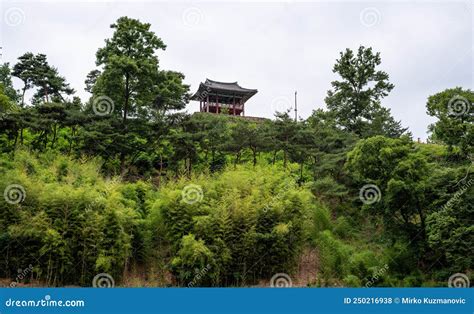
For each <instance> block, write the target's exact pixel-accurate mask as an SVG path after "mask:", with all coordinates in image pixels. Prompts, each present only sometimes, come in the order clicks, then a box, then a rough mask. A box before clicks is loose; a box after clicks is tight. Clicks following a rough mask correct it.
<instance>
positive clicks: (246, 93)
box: [191, 79, 257, 116]
mask: <svg viewBox="0 0 474 314" xmlns="http://www.w3.org/2000/svg"><path fill="white" fill-rule="evenodd" d="M256 93H257V90H256V89H248V88H243V87H240V86H239V84H238V83H237V82H233V83H224V82H217V81H212V80H209V79H206V81H205V82H204V83H201V84H199V89H198V90H197V92H196V93H195V94H194V95H193V96H192V97H191V100H195V101H199V111H201V112H211V113H224V112H226V113H227V114H230V115H233V116H240V115H242V116H245V102H246V101H247V100H249V99H250V97H252V96H253V95H255V94H256Z"/></svg>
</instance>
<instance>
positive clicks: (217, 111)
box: [216, 95, 219, 113]
mask: <svg viewBox="0 0 474 314" xmlns="http://www.w3.org/2000/svg"><path fill="white" fill-rule="evenodd" d="M216 113H219V96H217V95H216Z"/></svg>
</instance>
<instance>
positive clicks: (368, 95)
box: [326, 46, 406, 138]
mask: <svg viewBox="0 0 474 314" xmlns="http://www.w3.org/2000/svg"><path fill="white" fill-rule="evenodd" d="M381 62H382V61H381V58H380V53H375V54H374V53H373V52H372V48H370V47H369V48H365V47H363V46H360V47H359V49H358V51H357V54H355V53H354V52H353V51H352V50H351V49H346V51H345V52H341V54H340V59H338V60H336V64H335V65H334V68H333V72H334V73H337V74H339V76H340V77H341V79H342V80H340V81H333V82H332V83H331V85H332V87H333V90H330V91H328V95H327V97H326V104H327V106H328V109H329V110H330V111H331V112H333V113H334V117H335V119H336V121H337V124H338V125H340V126H341V127H343V128H344V129H345V130H347V131H348V132H354V133H355V134H357V135H358V136H360V137H363V138H365V137H370V136H374V135H378V134H381V135H386V136H390V137H399V136H401V135H402V134H403V133H404V132H405V131H406V129H403V128H402V127H401V124H400V122H396V121H395V120H394V119H393V117H392V116H391V115H390V110H389V109H386V108H383V107H381V105H380V101H381V99H382V98H384V97H386V96H387V95H388V94H389V93H390V91H391V90H392V89H393V87H394V85H393V84H391V83H390V82H389V80H388V79H389V76H388V74H387V73H385V72H383V71H380V70H377V69H376V67H377V66H378V65H380V64H381Z"/></svg>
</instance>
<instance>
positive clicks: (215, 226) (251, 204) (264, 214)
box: [150, 167, 314, 285]
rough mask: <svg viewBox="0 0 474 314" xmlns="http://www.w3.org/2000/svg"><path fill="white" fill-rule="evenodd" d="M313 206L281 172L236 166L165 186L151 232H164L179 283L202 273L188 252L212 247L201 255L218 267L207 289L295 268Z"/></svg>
mask: <svg viewBox="0 0 474 314" xmlns="http://www.w3.org/2000/svg"><path fill="white" fill-rule="evenodd" d="M313 203H314V199H313V197H312V195H311V193H309V192H308V191H307V190H305V189H304V188H298V187H297V185H296V184H295V182H294V180H293V179H291V178H288V176H287V174H286V173H285V172H283V171H281V170H278V168H276V167H256V168H245V167H237V168H236V169H235V170H225V171H223V172H222V173H220V174H215V175H214V176H200V177H195V178H192V179H190V180H181V181H178V182H175V183H170V184H168V185H167V186H166V187H164V188H162V189H161V190H160V192H159V196H158V198H157V200H156V201H155V203H154V204H153V205H152V206H151V208H152V209H151V211H152V212H151V213H150V217H151V218H150V219H152V220H153V223H154V224H156V225H154V224H151V225H150V227H151V228H152V229H153V228H155V226H156V228H157V229H160V228H164V234H165V237H166V239H167V240H168V241H169V243H170V244H171V248H172V255H173V256H176V258H175V259H173V261H172V265H171V266H172V267H171V269H172V272H173V274H174V275H175V277H176V278H178V281H179V283H180V284H187V282H189V280H190V278H191V277H192V273H189V271H190V269H199V268H202V267H203V264H202V263H203V262H202V261H201V260H200V258H197V257H196V256H195V255H194V254H192V252H189V251H190V250H191V251H192V248H193V247H195V248H196V249H197V248H204V247H205V248H206V250H204V249H203V250H201V251H202V252H206V254H204V253H203V254H204V255H206V256H207V257H206V259H210V258H211V257H212V260H213V263H214V265H215V266H212V268H211V270H210V271H209V273H208V276H211V277H212V280H207V281H203V282H202V284H205V285H242V284H251V283H254V282H256V281H257V280H258V279H260V278H265V277H268V276H271V275H273V274H275V273H277V272H286V273H289V272H291V271H292V270H293V268H294V266H295V265H296V261H297V257H298V255H299V253H300V250H301V247H302V245H303V242H304V240H305V237H307V232H306V230H307V229H308V228H309V226H310V224H311V217H310V212H311V210H312V209H313V206H314V205H313ZM308 218H309V219H308ZM191 235H192V240H191V238H190V236H191ZM191 242H193V243H194V244H192V245H191V244H190V243H191ZM159 245H160V243H156V247H158V246H159ZM207 250H208V251H207ZM208 253H209V254H208ZM207 262H208V261H207V260H206V263H207ZM213 263H211V264H213ZM183 265H186V266H183ZM189 267H190V268H189ZM196 284H200V283H199V282H198V283H196Z"/></svg>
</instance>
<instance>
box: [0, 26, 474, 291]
mask: <svg viewBox="0 0 474 314" xmlns="http://www.w3.org/2000/svg"><path fill="white" fill-rule="evenodd" d="M112 28H113V29H114V35H113V36H112V38H110V39H108V40H107V41H106V44H105V46H104V47H102V48H100V49H99V50H98V51H97V54H96V56H97V69H93V70H92V71H91V72H90V73H89V75H88V76H87V78H86V86H87V88H86V89H87V90H88V91H89V92H90V93H91V98H90V99H89V100H88V101H87V102H85V103H82V101H81V100H80V99H79V98H77V97H73V94H74V89H72V88H71V87H70V86H69V84H68V83H67V81H66V79H65V78H64V77H62V76H61V75H60V74H59V70H58V69H56V68H54V67H53V66H51V65H50V64H49V63H48V61H47V57H46V56H45V55H42V54H37V55H35V54H32V53H25V54H24V55H22V56H20V57H19V59H18V63H17V64H15V65H13V66H12V67H10V65H9V64H3V65H2V66H1V67H0V143H1V145H0V150H1V151H0V153H1V155H0V191H1V192H2V193H3V196H4V197H3V198H1V199H0V252H1V253H2V254H1V256H2V257H1V259H0V277H3V278H10V279H11V280H13V281H18V280H17V279H15V278H17V272H18V269H26V268H27V267H29V265H31V271H29V272H28V276H22V279H21V281H22V283H27V284H28V283H31V282H40V284H43V285H50V286H64V285H81V286H91V285H92V284H93V282H94V280H95V279H94V278H95V277H96V276H97V275H99V274H103V273H106V274H108V276H110V277H112V278H113V279H114V281H115V284H116V285H135V286H143V285H145V286H153V285H156V286H169V285H172V286H253V285H258V284H261V282H262V281H263V282H265V284H266V285H268V284H269V281H270V278H272V277H273V275H275V274H279V273H285V274H288V275H289V277H290V278H293V279H295V280H294V282H295V283H296V282H299V280H297V279H298V278H297V277H298V276H299V275H298V272H299V269H300V263H301V257H302V256H303V255H304V254H305V252H308V251H310V252H312V253H314V254H312V255H311V256H314V259H313V260H311V261H310V267H311V268H314V270H315V273H316V276H315V278H310V279H309V280H306V282H305V284H307V285H309V286H367V287H370V286H446V285H448V278H450V276H451V275H453V274H456V273H462V274H465V275H466V276H467V277H471V278H472V269H473V264H474V259H473V257H472V254H471V252H470V251H471V247H472V243H473V242H474V226H473V224H472V217H473V216H474V215H473V214H474V209H473V204H474V202H473V201H474V200H473V198H474V193H472V190H473V180H474V179H473V175H472V162H473V161H472V156H473V155H472V154H473V153H474V151H473V142H474V139H473V125H474V124H473V122H474V121H473V120H474V115H473V110H474V109H473V106H472V103H473V102H474V93H473V92H472V91H471V90H468V89H462V88H460V87H456V88H451V89H446V90H445V91H441V92H440V93H437V94H435V95H432V96H429V97H428V99H427V105H426V106H427V112H428V114H430V115H432V116H434V117H436V119H437V120H436V122H435V123H434V124H433V125H431V126H430V129H429V130H430V132H431V137H430V143H428V144H424V143H416V142H414V141H413V140H412V138H411V134H410V133H409V132H408V130H407V129H406V128H404V127H403V126H402V123H401V122H400V121H396V120H395V119H394V118H393V117H392V116H391V113H390V110H389V109H387V108H384V107H383V106H382V105H381V101H382V99H383V98H384V97H385V96H387V95H388V94H389V93H390V91H391V90H392V89H393V88H394V86H393V84H392V83H390V81H389V75H388V74H387V73H385V72H384V71H382V70H380V69H379V66H380V65H381V56H380V54H379V53H375V52H373V51H372V49H371V48H365V47H359V48H358V50H357V51H352V50H351V49H347V50H346V51H344V52H342V53H341V55H340V57H339V59H337V60H336V64H335V66H334V72H335V73H336V74H337V75H338V77H339V80H337V81H334V82H332V83H331V86H332V88H331V90H329V91H328V95H327V98H326V105H327V109H326V110H323V109H318V110H315V111H314V112H313V114H312V115H311V116H309V117H308V118H307V119H299V120H298V121H295V120H294V119H292V118H290V116H289V113H288V112H277V113H275V117H274V119H272V120H267V121H263V122H253V121H248V120H244V119H240V118H230V117H227V116H226V115H224V114H221V115H213V114H193V115H189V114H187V113H184V112H181V111H179V110H181V109H183V108H185V106H186V104H187V103H188V101H189V86H187V85H186V84H184V75H183V74H181V73H179V72H175V71H169V70H162V69H161V68H159V62H158V57H157V52H158V51H161V50H164V49H165V48H166V45H165V44H164V43H163V42H162V41H161V39H160V38H159V37H157V36H156V35H155V34H154V33H153V32H151V31H150V25H149V24H145V23H141V22H140V21H138V20H135V19H130V18H127V17H123V18H120V19H119V20H118V21H117V22H116V23H115V24H113V25H112ZM131 34H133V36H132V35H131ZM12 77H16V78H19V79H20V80H21V81H22V82H23V85H22V90H20V91H18V90H16V89H15V88H14V86H13V84H12ZM30 89H31V90H33V91H34V95H33V99H32V100H31V101H30V102H28V101H27V100H26V99H25V92H26V91H29V90H30ZM427 96H428V95H427ZM28 269H30V268H28ZM136 274H139V279H137V280H135V279H133V277H134V276H135V275H136Z"/></svg>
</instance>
